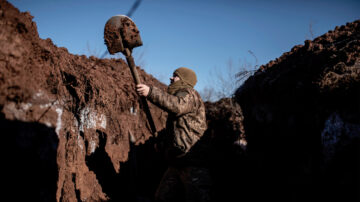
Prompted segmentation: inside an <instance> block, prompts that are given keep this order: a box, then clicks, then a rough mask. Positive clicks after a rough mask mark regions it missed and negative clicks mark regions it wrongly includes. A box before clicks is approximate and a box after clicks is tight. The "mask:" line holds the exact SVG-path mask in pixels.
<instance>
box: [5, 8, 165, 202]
mask: <svg viewBox="0 0 360 202" xmlns="http://www.w3.org/2000/svg"><path fill="white" fill-rule="evenodd" d="M0 17H1V18H0V25H1V30H0V45H1V49H0V69H1V71H0V111H1V113H0V114H1V121H0V122H1V134H2V136H3V137H5V139H3V140H2V141H3V142H4V143H5V144H7V147H6V148H8V149H9V150H7V153H10V154H11V155H13V154H14V155H13V156H12V157H11V158H10V159H11V162H13V161H15V162H14V163H13V164H11V166H10V168H9V171H12V172H11V173H17V172H15V171H19V173H22V170H23V169H24V167H26V169H25V172H26V175H25V174H19V175H18V176H15V179H13V180H11V181H12V182H15V185H14V186H15V187H17V189H19V190H28V191H26V194H28V195H27V196H26V198H33V199H39V201H40V200H44V201H48V200H51V201H54V200H55V198H56V200H57V201H76V200H84V201H85V200H86V201H100V200H106V199H108V198H109V196H108V195H107V193H106V192H109V188H107V190H105V189H106V188H104V186H103V184H102V183H103V182H104V180H103V179H101V176H100V175H101V173H97V172H102V171H99V167H106V168H107V169H108V170H103V171H106V172H109V173H111V172H113V173H114V175H116V173H119V171H120V170H122V166H121V164H122V163H123V162H126V161H127V160H128V159H129V156H128V153H129V150H130V147H131V145H139V144H143V143H144V142H145V141H146V140H147V139H149V137H151V136H152V134H151V133H150V129H149V128H150V127H149V125H148V123H147V121H146V115H145V113H144V111H143V110H142V106H141V105H139V98H138V95H137V94H136V92H135V91H134V82H133V78H132V76H131V74H130V71H129V68H128V66H127V64H126V63H125V62H124V61H123V60H121V59H118V60H115V59H98V58H95V57H90V58H88V57H86V56H83V55H81V56H80V55H72V54H69V53H68V51H67V50H66V48H58V47H56V46H55V45H54V44H53V43H52V41H51V40H50V39H46V40H43V39H40V38H39V36H38V33H37V27H36V24H35V23H34V22H33V21H32V16H31V15H30V14H29V13H27V12H26V13H20V12H19V10H18V9H16V8H14V7H13V6H12V5H11V4H9V3H7V2H5V1H1V3H0ZM138 71H139V74H140V77H141V80H142V81H144V82H145V83H147V84H150V85H155V86H158V87H160V88H162V89H164V88H165V85H164V84H162V83H160V82H158V81H157V80H156V79H155V78H153V77H152V76H151V75H148V74H146V73H145V72H144V71H143V70H141V69H138ZM150 110H151V112H152V115H153V118H154V121H155V124H156V126H157V128H158V129H161V128H162V127H164V123H165V119H166V116H167V115H166V113H164V112H163V111H161V110H159V109H158V108H156V107H154V106H153V105H151V104H150ZM28 131H30V132H28ZM95 159H102V160H103V161H102V163H104V164H103V165H99V164H97V162H94V160H95ZM48 160H49V161H48ZM39 162H42V164H43V165H41V166H40V165H38V164H37V163H39ZM13 171H14V172H13ZM30 173H31V175H32V176H27V174H30ZM41 175H43V176H42V177H40V176H41ZM17 180H19V182H17ZM20 180H21V181H20ZM23 180H24V181H25V182H24V183H20V182H22V181H23ZM34 182H37V183H38V184H39V185H35V184H34ZM10 189H11V188H10ZM120 192H121V191H120ZM55 194H56V195H55ZM23 197H25V195H24V196H23Z"/></svg>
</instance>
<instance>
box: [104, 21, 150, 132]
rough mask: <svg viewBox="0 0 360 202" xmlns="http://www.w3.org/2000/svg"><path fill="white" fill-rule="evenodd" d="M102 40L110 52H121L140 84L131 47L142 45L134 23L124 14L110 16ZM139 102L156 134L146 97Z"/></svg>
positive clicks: (136, 81)
mask: <svg viewBox="0 0 360 202" xmlns="http://www.w3.org/2000/svg"><path fill="white" fill-rule="evenodd" d="M104 40H105V44H106V46H107V49H108V51H109V53H110V54H112V55H113V54H115V53H118V52H121V53H123V54H124V56H125V57H126V61H127V63H128V66H129V68H130V71H131V74H132V76H133V78H134V81H135V85H137V84H140V83H141V80H140V77H139V74H138V72H137V70H136V67H135V62H134V58H133V57H132V55H131V53H132V49H133V48H135V47H138V46H142V41H141V38H140V34H139V30H138V28H137V27H136V25H135V23H134V22H133V21H132V20H131V19H130V18H129V17H127V16H125V15H117V16H113V17H111V18H110V19H109V20H108V21H107V22H106V24H105V29H104ZM141 102H142V104H143V106H144V110H145V113H146V116H147V119H148V122H149V125H150V129H151V132H152V134H153V135H154V136H156V134H157V132H156V127H155V123H154V120H153V118H152V116H151V112H150V109H149V105H148V102H147V100H146V98H144V97H141Z"/></svg>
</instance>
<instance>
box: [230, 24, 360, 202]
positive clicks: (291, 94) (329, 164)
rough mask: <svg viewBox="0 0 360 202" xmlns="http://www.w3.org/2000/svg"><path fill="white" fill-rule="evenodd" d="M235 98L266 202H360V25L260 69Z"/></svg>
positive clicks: (333, 33)
mask: <svg viewBox="0 0 360 202" xmlns="http://www.w3.org/2000/svg"><path fill="white" fill-rule="evenodd" d="M236 98H237V101H238V102H239V104H240V105H241V107H242V109H243V114H244V129H245V131H246V134H247V138H248V155H249V159H250V161H251V164H252V165H251V167H252V168H253V169H252V170H253V172H252V174H253V178H252V182H251V183H252V184H255V185H256V187H257V189H258V190H259V191H258V192H260V193H264V195H259V196H258V197H259V198H260V199H270V198H273V199H276V200H281V199H283V200H284V201H308V200H309V199H313V200H318V201H339V200H341V201H356V200H359V195H358V193H359V192H358V190H359V189H360V186H359V184H360V180H359V179H360V178H359V170H360V169H359V164H360V162H359V159H360V156H359V154H360V152H359V148H360V147H359V146H360V144H359V138H360V21H359V20H358V21H355V22H352V23H347V24H346V25H343V26H339V27H336V28H335V29H334V30H331V31H329V32H328V33H326V34H324V35H322V36H319V37H318V38H316V39H314V40H313V41H310V40H307V41H305V44H304V45H298V46H295V47H294V48H293V49H292V50H291V51H290V52H287V53H284V54H283V55H282V56H281V57H280V58H277V59H276V60H274V61H270V62H269V63H268V64H266V65H264V66H261V67H260V69H259V70H258V71H257V72H256V73H255V75H254V76H252V77H250V78H249V79H248V80H247V81H246V82H245V83H244V84H243V85H242V86H241V87H240V88H239V89H238V90H237V92H236Z"/></svg>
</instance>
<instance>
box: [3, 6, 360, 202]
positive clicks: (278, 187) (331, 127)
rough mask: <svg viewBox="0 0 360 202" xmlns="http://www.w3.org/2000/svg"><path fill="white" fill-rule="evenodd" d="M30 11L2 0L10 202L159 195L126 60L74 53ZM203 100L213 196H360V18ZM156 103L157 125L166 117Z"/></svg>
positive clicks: (147, 132)
mask: <svg viewBox="0 0 360 202" xmlns="http://www.w3.org/2000/svg"><path fill="white" fill-rule="evenodd" d="M32 18H33V17H32V16H31V14H30V13H28V12H23V13H21V12H19V10H18V9H17V8H15V7H14V6H12V5H11V4H10V3H8V2H6V1H4V0H1V1H0V26H1V29H0V131H1V138H2V149H3V156H4V157H5V158H4V159H3V163H2V165H3V172H2V173H3V184H4V185H5V186H3V188H2V189H5V193H7V194H8V196H10V199H11V200H12V201H29V200H31V201H153V196H154V192H155V190H156V187H157V185H158V183H159V181H160V179H161V176H162V174H163V172H164V171H165V169H166V164H165V163H164V159H162V156H161V155H160V154H159V153H158V152H157V151H156V150H155V149H154V141H155V139H156V137H154V135H153V134H152V132H151V128H150V126H149V123H148V121H147V118H146V114H145V112H144V109H143V106H142V104H141V102H140V98H139V96H138V95H137V93H136V91H135V84H134V82H133V78H132V76H131V73H130V71H129V68H128V66H127V63H126V62H125V61H123V60H122V59H99V58H96V57H87V56H84V55H72V54H70V53H69V52H68V51H67V49H66V48H64V47H57V46H55V45H54V44H53V42H52V41H51V39H41V38H40V37H39V34H38V32H37V26H36V23H35V22H33V21H32ZM137 70H138V72H139V75H140V77H141V80H142V81H143V82H144V83H146V84H148V85H152V86H156V87H158V88H161V89H164V90H165V89H166V86H165V85H164V84H163V83H161V82H159V81H158V80H157V79H155V78H154V77H152V76H151V75H149V74H147V73H146V72H145V71H143V70H142V69H141V68H140V67H137ZM205 106H206V116H207V124H208V130H207V131H206V132H205V134H204V136H203V137H202V139H201V141H202V142H204V143H205V144H206V145H207V147H208V151H209V152H208V154H207V155H205V156H204V157H203V160H204V161H207V164H206V165H207V166H208V168H209V169H210V171H211V176H212V179H213V189H212V197H213V201H264V200H266V201H268V200H275V201H310V200H314V201H358V200H359V199H360V198H359V195H360V194H359V190H360V173H359V170H360V168H359V165H360V149H359V145H360V20H357V21H355V22H349V23H347V24H346V25H343V26H339V27H335V28H334V30H332V31H329V32H328V33H325V34H324V35H322V36H320V37H318V38H315V39H314V40H313V41H310V40H307V41H305V43H304V45H298V46H295V47H294V48H293V49H291V51H290V52H287V53H284V54H283V55H282V56H281V57H279V58H277V59H275V60H274V61H270V62H269V63H268V64H266V65H263V66H261V67H260V68H259V70H258V71H256V72H255V73H254V75H253V76H251V77H249V78H248V79H247V80H246V81H245V82H244V84H243V85H241V86H239V88H238V89H237V91H236V93H235V95H234V97H232V98H224V99H221V100H219V101H217V102H206V103H205ZM149 107H150V111H151V114H152V117H153V119H154V122H155V125H156V129H157V130H158V131H161V130H162V129H163V128H164V127H165V121H166V118H167V113H166V112H165V111H162V110H161V109H159V108H158V107H156V106H154V105H152V104H151V103H149ZM240 140H246V141H245V143H244V142H242V143H241V141H240Z"/></svg>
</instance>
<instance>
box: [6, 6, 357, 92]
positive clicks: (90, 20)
mask: <svg viewBox="0 0 360 202" xmlns="http://www.w3.org/2000/svg"><path fill="white" fill-rule="evenodd" d="M9 2H10V3H12V4H13V5H14V6H15V7H17V8H19V9H20V11H23V12H24V11H30V13H31V14H32V15H33V16H34V19H33V20H34V21H35V22H36V24H37V27H38V32H39V35H40V37H41V38H43V39H46V38H51V39H52V41H53V42H54V44H55V45H57V46H58V47H66V48H67V49H68V50H69V52H70V53H72V54H78V55H90V54H95V55H97V56H101V55H102V53H103V52H104V51H105V50H106V46H105V45H104V43H103V29H104V25H105V23H106V21H107V20H108V19H109V18H110V17H111V16H114V15H117V14H126V13H127V12H128V11H129V9H130V8H131V6H132V4H133V3H134V2H135V0H106V1H105V0H104V1H100V0H97V1H96V0H76V1H75V0H61V1H60V0H58V1H57V0H10V1H9ZM132 19H133V21H134V22H135V23H136V24H137V26H138V28H139V30H140V34H141V37H142V40H143V44H144V45H143V46H141V47H138V48H136V49H134V57H135V63H136V64H138V65H141V66H142V68H144V69H145V70H146V71H147V72H148V73H150V74H152V75H154V76H155V77H156V78H158V79H159V80H161V81H162V82H164V83H165V84H168V83H169V80H168V78H169V76H171V74H172V72H173V71H174V69H176V68H177V67H180V66H185V67H189V68H192V69H194V71H195V72H196V73H197V75H198V80H199V81H198V84H197V86H196V89H197V90H199V91H201V89H203V88H204V87H206V86H210V87H211V85H215V83H211V79H213V77H212V76H211V75H209V72H211V71H213V70H214V69H217V70H218V71H217V73H221V72H222V71H226V67H227V64H228V63H229V61H233V64H234V66H240V65H241V64H242V63H243V62H247V63H251V64H252V65H255V61H256V60H255V57H254V56H252V55H251V54H250V53H249V50H250V51H252V52H253V53H254V55H255V56H256V58H257V61H258V65H262V64H266V63H268V62H269V61H270V60H274V59H276V58H277V57H280V56H281V55H282V54H283V53H284V52H288V51H290V49H291V48H292V47H293V46H295V45H298V44H303V43H304V40H306V39H311V35H312V34H313V36H314V37H317V36H320V35H322V34H324V33H326V32H327V31H329V30H332V29H334V28H335V26H340V25H344V24H346V23H347V22H352V21H354V20H357V19H360V1H358V0H312V1H310V0H287V1H280V0H272V1H267V0H252V1H251V0H143V1H142V3H141V4H140V6H139V7H138V9H137V10H136V12H135V13H134V14H133V16H132ZM310 25H311V27H312V28H311V31H310ZM311 33H312V34H311ZM107 57H110V56H107ZM239 61H240V62H239ZM213 72H214V71H213ZM212 75H213V74H212ZM209 78H210V82H209ZM213 87H214V88H216V86H213Z"/></svg>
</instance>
